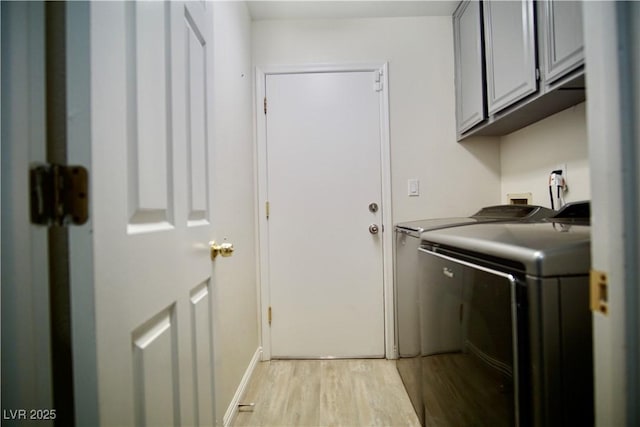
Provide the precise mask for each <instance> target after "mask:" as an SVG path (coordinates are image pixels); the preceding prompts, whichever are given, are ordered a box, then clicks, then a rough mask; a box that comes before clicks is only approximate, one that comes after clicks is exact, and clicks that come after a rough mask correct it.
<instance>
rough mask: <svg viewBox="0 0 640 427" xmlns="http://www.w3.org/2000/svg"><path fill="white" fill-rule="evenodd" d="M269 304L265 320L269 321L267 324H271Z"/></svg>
mask: <svg viewBox="0 0 640 427" xmlns="http://www.w3.org/2000/svg"><path fill="white" fill-rule="evenodd" d="M271 319H272V317H271V306H269V309H268V310H267V320H268V321H269V326H271Z"/></svg>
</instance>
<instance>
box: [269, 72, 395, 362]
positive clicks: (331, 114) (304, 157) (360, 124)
mask: <svg viewBox="0 0 640 427" xmlns="http://www.w3.org/2000/svg"><path fill="white" fill-rule="evenodd" d="M376 76H378V77H379V74H378V72H371V71H369V72H324V73H299V74H273V75H267V77H266V83H265V85H266V98H267V104H268V112H267V116H266V121H267V123H266V129H267V137H266V142H267V143H266V145H267V186H268V200H269V206H270V216H269V219H268V253H269V255H268V256H269V279H268V280H269V286H270V295H269V297H270V304H271V308H272V324H271V343H270V344H271V356H272V357H274V358H278V357H305V358H307V357H308V358H314V357H383V356H384V354H385V346H384V342H385V341H384V294H383V263H382V261H383V260H382V233H381V220H382V218H381V216H382V213H381V210H380V209H378V210H377V211H375V212H372V211H371V210H370V209H369V205H370V204H371V203H375V204H377V205H378V207H380V205H381V201H382V200H381V198H382V184H381V183H382V178H381V176H382V175H381V142H380V141H381V126H380V123H381V98H382V97H381V93H380V92H379V91H378V88H377V87H376V84H375V80H376ZM372 224H375V225H376V226H377V227H378V230H379V231H378V233H377V234H372V233H371V232H370V230H369V226H370V225H372Z"/></svg>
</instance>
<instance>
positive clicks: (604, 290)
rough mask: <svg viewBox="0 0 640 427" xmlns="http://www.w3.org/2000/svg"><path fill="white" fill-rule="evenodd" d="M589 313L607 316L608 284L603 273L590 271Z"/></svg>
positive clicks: (605, 274)
mask: <svg viewBox="0 0 640 427" xmlns="http://www.w3.org/2000/svg"><path fill="white" fill-rule="evenodd" d="M590 282H591V286H590V288H591V289H590V294H591V298H590V299H591V311H593V312H597V313H601V314H604V315H607V314H609V282H608V280H607V273H605V272H604V271H598V270H591V274H590Z"/></svg>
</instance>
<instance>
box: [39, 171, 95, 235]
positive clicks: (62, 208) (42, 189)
mask: <svg viewBox="0 0 640 427" xmlns="http://www.w3.org/2000/svg"><path fill="white" fill-rule="evenodd" d="M29 189H30V191H31V197H30V199H31V222H32V223H34V224H39V225H68V224H75V225H82V224H84V223H85V222H87V220H88V219H89V173H88V172H87V170H86V169H85V168H83V167H82V166H65V165H57V164H46V165H35V166H33V167H32V168H31V170H30V171H29Z"/></svg>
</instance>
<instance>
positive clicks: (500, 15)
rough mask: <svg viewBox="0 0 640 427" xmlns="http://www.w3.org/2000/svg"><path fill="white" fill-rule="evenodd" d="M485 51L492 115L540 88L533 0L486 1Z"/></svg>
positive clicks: (489, 108)
mask: <svg viewBox="0 0 640 427" xmlns="http://www.w3.org/2000/svg"><path fill="white" fill-rule="evenodd" d="M482 5H483V13H484V34H485V53H486V70H487V108H488V113H489V115H492V114H494V113H497V112H499V111H500V110H502V109H504V108H506V107H509V106H510V105H512V104H514V103H515V102H517V101H519V100H521V99H523V98H525V97H526V96H527V95H530V94H532V93H535V92H536V91H537V90H538V81H537V77H536V43H535V28H534V11H533V1H532V0H522V1H485V2H483V3H482Z"/></svg>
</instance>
